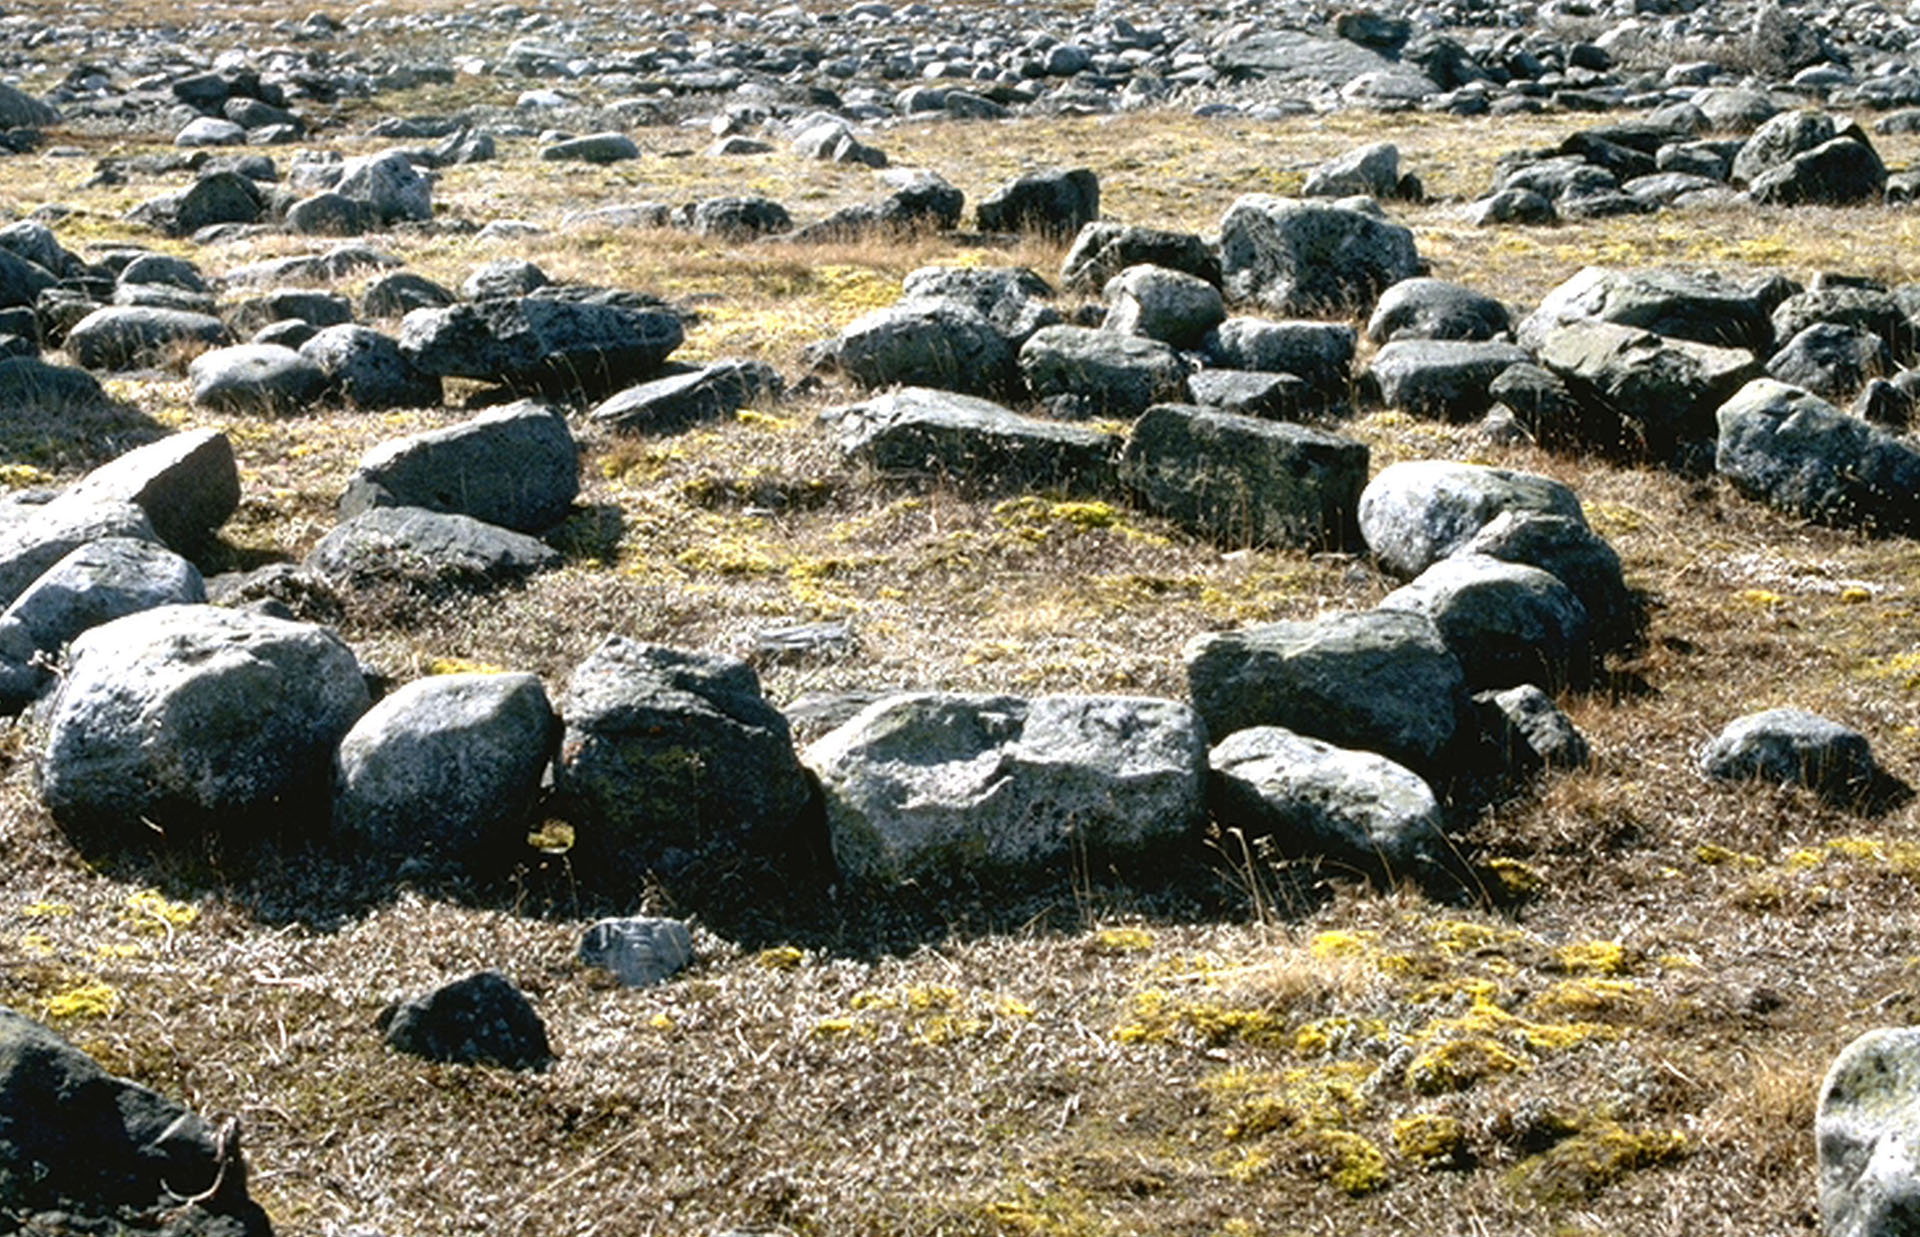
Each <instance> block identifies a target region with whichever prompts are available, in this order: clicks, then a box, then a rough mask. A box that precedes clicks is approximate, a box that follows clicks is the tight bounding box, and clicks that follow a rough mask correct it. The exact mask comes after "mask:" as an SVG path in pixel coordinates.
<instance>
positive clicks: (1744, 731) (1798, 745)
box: [1700, 709, 1879, 802]
mask: <svg viewBox="0 0 1920 1237" xmlns="http://www.w3.org/2000/svg"><path fill="white" fill-rule="evenodd" d="M1700 771H1701V772H1702V773H1704V774H1706V775H1707V776H1708V777H1710V778H1713V779H1715V780H1717V781H1722V782H1769V783H1772V784H1775V785H1779V786H1804V787H1806V788H1807V789H1808V790H1812V791H1816V792H1818V793H1820V794H1822V795H1826V796H1828V797H1830V798H1833V799H1835V800H1837V801H1842V802H1845V801H1849V800H1853V799H1858V798H1860V797H1862V796H1864V795H1865V794H1866V793H1867V791H1868V790H1869V789H1871V787H1872V786H1873V782H1874V775H1875V774H1876V773H1877V772H1878V771H1879V769H1878V766H1877V765H1876V764H1875V763H1874V759H1873V751H1872V749H1871V748H1870V747H1869V746H1868V745H1867V740H1866V736H1864V735H1862V734H1861V733H1860V732H1859V731H1857V730H1853V729H1851V728H1849V727H1846V726H1842V725H1841V724H1840V723H1839V722H1835V721H1830V720H1828V719H1827V718H1824V717H1821V716H1820V715H1819V714H1817V713H1809V712H1807V711H1806V710H1805V709H1766V710H1763V711H1762V712H1759V713H1749V714H1747V715H1746V716H1745V717H1740V718H1736V719H1735V720H1733V721H1731V722H1729V723H1727V726H1726V729H1724V730H1722V731H1721V732H1720V733H1719V734H1718V735H1717V736H1715V737H1714V739H1713V741H1712V742H1711V743H1709V744H1707V745H1706V747H1704V748H1702V749H1701V752H1700Z"/></svg>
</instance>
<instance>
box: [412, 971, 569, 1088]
mask: <svg viewBox="0 0 1920 1237" xmlns="http://www.w3.org/2000/svg"><path fill="white" fill-rule="evenodd" d="M382 1017H383V1020H384V1022H385V1027H384V1031H385V1034H386V1040H387V1043H388V1045H390V1046H391V1047H393V1048H394V1049H396V1050H398V1051H400V1052H405V1053H408V1054H410V1055H412V1056H416V1057H425V1058H426V1059H427V1060H429V1061H440V1062H444V1063H446V1064H450V1065H499V1066H504V1067H506V1068H507V1069H541V1068H544V1067H545V1066H546V1065H547V1063H548V1062H550V1061H552V1060H553V1056H554V1052H553V1047H552V1045H551V1044H550V1043H549V1042H548V1040H547V1028H546V1024H545V1023H543V1022H541V1021H540V1015H539V1013H537V1012H536V1011H535V1010H534V1008H533V1003H532V1002H531V1001H529V1000H527V998H526V994H525V993H523V992H521V991H520V989H518V988H516V987H514V985H513V982H512V981H511V980H509V979H508V978H507V977H506V976H504V975H502V974H500V973H499V972H497V971H479V972H477V973H475V974H472V975H469V976H467V977H466V978H465V979H459V980H455V981H454V982H453V983H450V984H446V985H443V986H442V987H439V988H436V989H434V990H433V991H432V992H428V993H425V994H424V995H421V996H418V997H415V998H413V999H412V1000H409V1001H404V1002H401V1003H400V1004H398V1005H396V1006H394V1007H393V1008H392V1009H390V1010H388V1011H387V1012H386V1013H385V1014H383V1016H382Z"/></svg>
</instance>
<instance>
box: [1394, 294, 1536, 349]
mask: <svg viewBox="0 0 1920 1237" xmlns="http://www.w3.org/2000/svg"><path fill="white" fill-rule="evenodd" d="M1509 325H1510V322H1509V319H1508V314H1507V307H1506V306H1505V305H1502V304H1501V303H1500V302H1499V301H1496V300H1494V299H1493V298H1492V297H1490V296H1488V295H1487V294H1486V293H1484V292H1477V291H1475V290H1474V289H1472V288H1468V287H1465V286H1463V285H1461V284H1457V283H1449V282H1447V281H1446V280H1444V279H1431V278H1424V277H1423V278H1418V279H1403V280H1401V281H1400V282H1399V283H1397V284H1394V285H1393V286H1392V287H1391V288H1388V289H1387V290H1386V291H1385V292H1383V293H1381V294H1380V300H1379V303H1377V304H1376V305H1375V306H1374V307H1373V316H1372V317H1371V318H1368V319H1367V338H1368V339H1370V340H1372V341H1373V342H1374V343H1376V344H1386V343H1391V342H1393V341H1394V340H1396V339H1461V340H1484V339H1493V338H1495V337H1497V336H1499V335H1502V334H1504V333H1505V332H1506V330H1507V328H1508V326H1509Z"/></svg>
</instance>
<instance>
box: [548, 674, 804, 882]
mask: <svg viewBox="0 0 1920 1237" xmlns="http://www.w3.org/2000/svg"><path fill="white" fill-rule="evenodd" d="M560 716H561V719H562V721H563V722H564V724H565V729H564V732H563V735H562V739H561V746H560V756H559V760H558V762H557V763H556V765H555V768H554V773H555V784H556V786H557V788H558V789H559V791H560V793H561V794H562V796H563V797H564V799H565V800H566V802H567V803H568V804H569V805H570V810H571V812H572V819H573V822H574V824H575V826H576V829H577V832H576V835H575V837H576V843H575V845H576V848H577V849H578V851H579V853H580V854H581V855H582V856H584V857H586V858H589V859H591V860H592V862H593V863H594V865H595V868H594V870H596V871H601V872H604V873H606V874H607V875H608V876H610V877H612V878H613V879H615V880H617V881H623V880H634V879H637V878H639V877H640V876H643V875H644V874H645V873H646V872H647V871H648V870H649V869H657V870H660V871H662V872H674V873H677V872H683V871H685V870H688V868H689V867H690V865H693V864H695V863H698V862H700V861H701V860H703V859H704V860H706V861H708V862H713V861H735V860H737V859H738V858H739V857H740V856H741V855H742V854H743V853H759V854H776V853H778V852H779V851H781V850H782V849H783V848H785V847H786V846H788V845H789V843H790V842H791V841H792V839H793V837H794V830H795V825H796V821H797V820H798V818H799V816H800V814H801V812H802V810H803V809H805V808H806V806H807V804H808V803H809V801H810V800H811V798H812V789H811V787H810V786H809V785H808V782H807V778H806V775H805V773H804V772H803V771H802V769H801V767H800V762H799V759H798V757H796V756H795V755H794V751H793V741H792V738H791V734H790V732H789V730H788V728H787V721H786V718H784V717H782V716H781V715H780V713H779V711H778V710H776V709H774V707H773V706H772V705H770V704H768V703H767V701H766V698H765V697H764V696H762V695H761V694H760V681H759V678H758V676H756V675H755V674H754V672H753V669H752V668H751V667H750V666H748V665H747V664H746V663H745V662H741V661H736V660H734V659H732V658H728V657H718V656H714V655H711V654H705V653H695V652H688V651H684V650H680V649H672V648H667V647H664V646H661V645H650V644H640V643H636V642H635V641H632V640H628V639H626V638H624V637H621V636H609V637H608V638H607V639H606V640H604V641H603V642H602V643H601V644H600V646H599V647H598V648H597V649H595V650H594V651H593V653H592V654H591V655H590V656H589V657H588V658H587V659H586V660H585V661H583V662H582V663H580V666H579V667H578V668H577V669H576V670H575V671H574V673H573V677H572V679H571V680H570V681H569V683H568V685H567V691H566V695H565V696H564V697H563V698H562V700H561V704H560Z"/></svg>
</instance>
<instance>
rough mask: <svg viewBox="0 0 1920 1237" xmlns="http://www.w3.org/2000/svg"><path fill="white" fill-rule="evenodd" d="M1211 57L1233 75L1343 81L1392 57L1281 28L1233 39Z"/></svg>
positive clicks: (1278, 80)
mask: <svg viewBox="0 0 1920 1237" xmlns="http://www.w3.org/2000/svg"><path fill="white" fill-rule="evenodd" d="M1210 63H1211V64H1212V65H1213V67H1214V68H1215V69H1216V70H1218V71H1219V72H1221V73H1224V74H1226V75H1227V76H1229V77H1232V78H1256V79H1258V80H1260V81H1263V82H1272V83H1315V84H1318V85H1322V86H1343V85H1345V84H1346V83H1348V82H1350V81H1352V80H1353V79H1354V78H1356V77H1359V76H1361V75H1362V74H1365V73H1374V72H1379V71H1382V70H1385V69H1390V68H1392V67H1393V63H1394V62H1393V61H1391V60H1388V59H1387V58H1386V57H1384V56H1382V55H1380V54H1379V53H1378V52H1374V51H1369V50H1368V49H1366V48H1364V47H1361V46H1360V45H1359V44H1357V43H1352V42H1349V41H1348V40H1346V39H1329V38H1326V37H1324V36H1322V35H1315V34H1310V33H1308V32H1307V31H1305V30H1287V29H1281V30H1262V31H1260V32H1259V33H1257V34H1251V35H1248V36H1246V37H1245V38H1240V39H1235V40H1234V41H1232V42H1230V43H1228V44H1227V45H1226V46H1224V47H1222V48H1221V49H1220V50H1218V51H1216V52H1215V53H1214V54H1213V56H1212V57H1211V58H1210Z"/></svg>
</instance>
